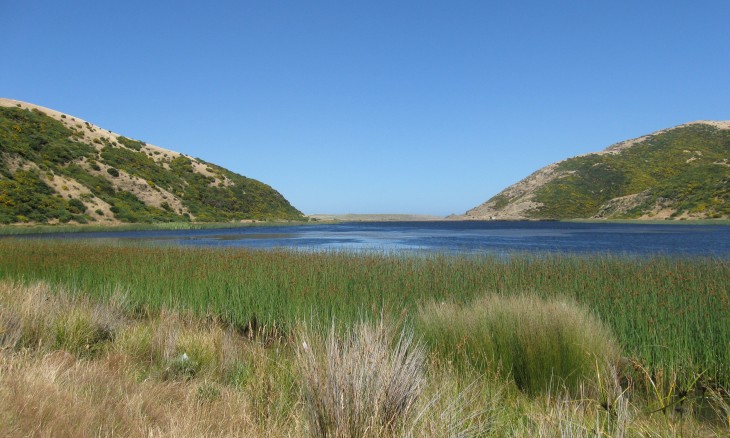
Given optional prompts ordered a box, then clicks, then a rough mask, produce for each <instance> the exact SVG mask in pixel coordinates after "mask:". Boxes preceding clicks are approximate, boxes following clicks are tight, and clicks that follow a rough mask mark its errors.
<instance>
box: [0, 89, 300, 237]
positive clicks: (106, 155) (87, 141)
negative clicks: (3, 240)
mask: <svg viewBox="0 0 730 438" xmlns="http://www.w3.org/2000/svg"><path fill="white" fill-rule="evenodd" d="M247 219H252V220H262V219H292V220H300V219H303V215H302V213H301V212H300V211H298V210H297V209H295V208H294V207H292V206H291V205H290V204H289V202H288V201H287V200H286V199H284V197H283V196H282V195H281V194H279V193H278V192H277V191H276V190H274V189H273V188H271V187H270V186H268V185H266V184H264V183H262V182H259V181H257V180H254V179H251V178H246V177H244V176H241V175H238V174H236V173H234V172H231V171H229V170H226V169H224V168H222V167H220V166H216V165H215V164H211V163H207V162H205V161H203V160H201V159H199V158H193V157H190V156H187V155H184V154H180V153H178V152H173V151H170V150H167V149H162V148H159V147H157V146H152V145H150V144H146V143H145V142H142V141H138V140H133V139H130V138H127V137H124V136H122V135H119V134H115V133H113V132H111V131H108V130H105V129H102V128H100V127H98V126H95V125H92V124H90V123H89V122H86V121H84V120H81V119H79V118H78V117H73V116H71V115H67V114H63V113H60V112H58V111H54V110H51V109H48V108H43V107H39V106H37V105H33V104H29V103H25V102H19V101H15V100H10V99H0V223H14V222H36V223H54V222H69V221H75V222H80V223H88V222H97V223H99V222H101V223H111V222H168V221H188V220H190V221H205V222H219V221H237V220H247Z"/></svg>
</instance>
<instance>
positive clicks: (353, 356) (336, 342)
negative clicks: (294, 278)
mask: <svg viewBox="0 0 730 438" xmlns="http://www.w3.org/2000/svg"><path fill="white" fill-rule="evenodd" d="M300 339H301V340H300V342H301V346H300V348H299V349H298V350H297V362H298V363H299V366H300V368H301V372H302V375H303V380H304V392H305V404H306V407H307V411H308V422H309V425H310V430H311V434H312V436H317V437H330V436H335V437H343V438H344V437H369V436H372V437H375V436H392V435H396V432H398V431H400V428H401V427H403V426H404V424H405V423H406V422H407V421H408V419H409V418H411V417H412V416H413V414H414V410H415V409H414V407H415V403H416V400H417V399H418V396H419V394H420V393H421V390H422V387H423V384H424V376H423V373H424V362H425V352H424V350H423V348H422V347H420V346H418V345H416V344H414V342H413V336H412V334H410V333H408V332H402V333H401V334H400V335H399V336H395V335H394V330H393V329H392V328H391V327H390V326H388V325H386V324H385V323H384V322H383V321H382V320H381V321H380V322H379V323H378V324H376V325H375V326H371V325H369V324H365V323H360V324H357V325H356V326H355V327H354V328H353V330H352V331H351V332H350V333H348V334H346V335H344V336H338V335H337V333H336V331H335V328H334V326H333V327H332V329H331V330H330V332H329V333H328V334H327V335H326V336H325V337H322V336H317V335H315V334H314V333H313V332H312V331H306V330H305V331H303V332H302V334H301V335H300Z"/></svg>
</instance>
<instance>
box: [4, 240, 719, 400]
mask: <svg viewBox="0 0 730 438" xmlns="http://www.w3.org/2000/svg"><path fill="white" fill-rule="evenodd" d="M0 278H9V279H22V280H25V281H30V280H43V281H47V282H50V283H52V284H59V285H63V286H65V287H67V288H69V289H70V290H77V291H84V293H86V294H89V295H91V296H92V297H96V298H102V299H110V298H111V297H112V296H113V295H114V294H115V291H117V292H116V293H118V291H120V290H121V291H124V293H125V300H126V304H125V305H126V306H128V307H129V308H133V309H136V311H137V312H140V313H145V312H154V311H158V310H159V309H162V308H175V309H182V310H185V311H190V312H193V313H194V314H197V315H215V316H216V317H217V318H220V319H221V320H223V321H226V322H227V323H228V324H230V325H232V326H235V327H237V328H238V329H239V330H240V331H241V332H246V333H250V334H254V333H266V334H268V335H270V336H286V335H287V334H288V333H290V332H291V329H292V327H293V326H294V325H295V324H296V323H297V322H298V321H302V320H308V321H313V322H317V323H320V324H323V325H324V326H327V325H328V324H329V323H330V322H331V321H332V320H335V321H336V324H338V325H341V326H352V325H353V324H354V323H355V322H356V321H360V320H363V319H365V320H368V319H370V320H375V319H377V318H379V317H380V315H382V314H386V315H390V316H393V317H394V318H395V319H403V320H404V321H405V322H406V323H407V324H411V323H412V322H413V319H414V318H415V316H416V314H417V313H418V309H420V308H422V307H423V306H426V305H428V304H429V303H433V302H436V303H438V302H442V301H443V302H448V303H454V304H455V305H459V304H465V303H471V302H474V301H476V300H479V299H481V298H482V297H484V296H486V295H494V296H514V295H519V294H529V295H532V296H535V297H538V298H541V299H548V300H550V299H553V298H560V299H563V298H564V299H567V300H570V301H572V302H575V303H577V304H578V305H580V306H583V307H584V308H586V309H588V311H589V312H590V313H591V314H592V315H593V316H595V317H596V318H597V319H598V320H600V321H602V322H603V323H605V324H606V325H607V326H608V327H609V328H610V330H611V331H612V332H613V333H614V334H615V336H616V338H617V339H618V342H619V345H620V348H621V351H622V354H623V355H624V356H626V358H628V359H629V360H632V361H635V362H636V363H638V364H641V365H642V366H643V367H645V368H646V369H647V370H649V374H650V375H655V374H657V373H659V372H660V371H661V370H664V372H665V374H666V373H668V372H669V371H668V370H673V371H675V372H676V373H678V374H679V375H686V376H690V377H687V378H686V380H687V384H689V383H691V382H692V380H693V379H694V377H693V376H696V375H698V374H700V373H701V375H702V379H703V380H705V381H707V382H710V383H712V385H715V386H722V387H728V386H730V385H729V384H730V261H728V260H724V259H715V258H682V259H679V258H669V257H652V258H647V259H639V258H633V257H631V258H630V257H614V256H592V257H585V256H580V257H579V256H567V255H549V256H539V257H537V256H530V255H524V254H515V255H512V256H509V257H502V258H500V257H491V256H475V257H457V256H445V255H427V254H423V255H419V256H408V257H405V256H395V255H387V254H359V255H353V254H347V253H337V252H329V253H301V252H294V251H288V250H271V251H253V250H245V249H225V250H220V249H195V248H176V247H151V246H144V245H132V244H109V243H104V244H100V243H96V242H84V241H61V240H53V241H51V240H34V239H12V238H7V239H1V240H0Z"/></svg>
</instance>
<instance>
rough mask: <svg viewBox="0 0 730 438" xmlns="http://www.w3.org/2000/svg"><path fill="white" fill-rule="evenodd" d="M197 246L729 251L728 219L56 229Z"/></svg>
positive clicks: (722, 254)
mask: <svg viewBox="0 0 730 438" xmlns="http://www.w3.org/2000/svg"><path fill="white" fill-rule="evenodd" d="M44 237H53V238H85V239H86V238H94V239H97V238H99V239H121V240H124V241H129V240H133V241H135V240H138V241H145V242H151V243H160V244H173V245H183V246H204V247H246V248H261V249H269V248H290V249H296V250H304V251H313V250H314V251H316V250H335V251H385V252H411V251H412V252H440V253H460V254H478V253H488V254H497V255H504V254H509V253H514V252H525V251H527V252H538V253H539V252H560V253H572V254H575V253H578V254H592V253H602V254H605V253H609V254H617V255H618V254H620V255H626V254H628V255H649V254H661V255H679V256H685V255H693V256H715V257H721V258H730V226H725V225H684V224H682V225H678V224H667V225H664V224H636V223H632V224H617V223H567V222H499V221H490V222H475V221H465V222H461V221H440V222H352V223H338V224H322V225H292V226H257V227H241V228H228V229H211V230H182V231H126V232H104V233H80V234H56V235H51V236H44Z"/></svg>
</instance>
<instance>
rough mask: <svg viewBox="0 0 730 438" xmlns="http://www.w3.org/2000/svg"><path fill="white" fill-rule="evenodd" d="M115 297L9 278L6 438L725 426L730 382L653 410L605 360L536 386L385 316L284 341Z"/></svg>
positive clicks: (3, 327)
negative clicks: (469, 362) (603, 365)
mask: <svg viewBox="0 0 730 438" xmlns="http://www.w3.org/2000/svg"><path fill="white" fill-rule="evenodd" d="M76 292H78V291H76ZM111 297H112V298H111V299H109V300H106V301H105V302H100V301H97V300H95V299H91V298H89V295H79V294H78V293H70V291H68V290H64V289H59V288H56V287H51V286H49V285H47V284H45V283H32V284H27V285H23V284H20V283H17V282H9V281H0V433H1V434H2V435H3V436H55V437H65V436H67V437H71V436H74V437H75V436H130V437H137V436H138V437H148V436H173V437H175V436H179V437H187V436H211V437H212V436H220V437H223V436H234V437H235V436H341V437H355V436H360V437H376V436H385V437H388V436H433V437H441V436H495V437H496V436H499V437H502V436H545V437H552V436H561V435H562V436H615V437H619V436H718V435H722V434H727V433H728V432H730V425H729V424H726V423H725V422H726V421H727V415H728V414H730V405H729V404H728V400H727V398H726V397H727V393H724V394H723V393H722V392H720V391H714V392H713V391H711V390H710V391H709V392H707V393H706V394H705V395H704V396H703V402H702V403H701V404H700V403H698V402H697V403H695V402H692V400H690V399H687V400H686V401H684V402H683V404H682V405H681V409H677V408H676V407H675V406H672V407H671V408H669V409H666V410H663V411H662V410H656V409H653V405H652V402H653V400H652V398H651V397H648V398H647V397H644V396H642V395H641V392H640V391H638V390H637V389H636V387H627V388H624V387H623V386H621V383H620V378H619V375H618V374H616V372H615V368H611V367H609V368H607V370H608V374H605V375H603V374H602V375H595V376H592V377H590V378H586V379H585V380H584V381H583V382H582V384H581V386H580V388H578V392H573V391H565V390H564V389H563V388H562V387H561V386H560V385H559V384H556V385H555V386H553V387H552V388H551V389H550V390H549V391H548V392H546V393H542V394H534V395H529V394H527V393H525V392H523V391H520V390H519V389H518V388H517V387H516V386H515V385H514V383H513V382H512V380H510V379H509V378H508V376H506V375H501V374H500V373H499V372H494V373H481V372H469V371H468V370H457V369H455V368H454V367H453V366H451V365H450V364H449V362H448V361H446V360H443V358H442V357H441V355H440V354H439V353H438V352H433V351H431V350H429V348H428V347H427V346H426V344H423V343H421V342H419V340H418V339H419V338H418V337H415V338H414V337H413V332H412V331H410V330H409V329H408V328H407V327H405V328H401V329H398V328H397V323H395V322H393V321H389V320H388V319H379V320H376V321H373V322H360V323H355V324H354V325H353V326H352V327H350V328H349V329H346V330H344V331H340V330H335V329H334V328H333V326H332V325H329V326H328V327H329V328H326V327H316V326H313V325H311V324H310V323H307V324H304V323H297V324H296V327H295V328H294V329H293V330H292V332H291V335H290V336H287V337H280V338H278V339H267V340H266V341H264V340H263V339H261V338H253V337H248V336H245V334H242V333H239V332H238V331H237V330H236V329H235V327H232V326H231V325H229V324H227V323H225V322H223V321H221V320H219V319H217V318H216V317H215V316H214V315H208V316H207V317H198V316H195V315H193V314H191V313H189V312H185V311H180V310H175V309H161V310H159V311H156V312H148V313H146V314H144V315H140V314H139V313H137V312H136V311H135V309H134V308H130V307H128V302H127V301H126V300H127V296H126V294H125V293H124V292H123V291H122V290H116V291H115V292H114V293H113V294H112V295H111ZM322 328H324V330H321V329H322ZM723 396H724V397H725V398H723ZM700 408H704V409H705V410H706V411H707V412H705V413H702V412H701V411H700V410H699V409H700Z"/></svg>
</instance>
